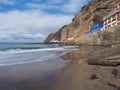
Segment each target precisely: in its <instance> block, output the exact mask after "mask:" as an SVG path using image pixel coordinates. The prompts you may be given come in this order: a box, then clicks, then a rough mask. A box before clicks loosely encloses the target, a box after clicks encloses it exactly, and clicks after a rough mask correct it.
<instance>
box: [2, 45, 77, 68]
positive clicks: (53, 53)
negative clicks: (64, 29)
mask: <svg viewBox="0 0 120 90" xmlns="http://www.w3.org/2000/svg"><path fill="white" fill-rule="evenodd" d="M75 49H77V47H74V46H63V45H59V44H30V43H0V66H6V65H16V64H24V63H31V62H39V61H45V60H52V59H53V58H56V57H60V56H62V55H63V54H65V53H67V52H69V51H71V50H75Z"/></svg>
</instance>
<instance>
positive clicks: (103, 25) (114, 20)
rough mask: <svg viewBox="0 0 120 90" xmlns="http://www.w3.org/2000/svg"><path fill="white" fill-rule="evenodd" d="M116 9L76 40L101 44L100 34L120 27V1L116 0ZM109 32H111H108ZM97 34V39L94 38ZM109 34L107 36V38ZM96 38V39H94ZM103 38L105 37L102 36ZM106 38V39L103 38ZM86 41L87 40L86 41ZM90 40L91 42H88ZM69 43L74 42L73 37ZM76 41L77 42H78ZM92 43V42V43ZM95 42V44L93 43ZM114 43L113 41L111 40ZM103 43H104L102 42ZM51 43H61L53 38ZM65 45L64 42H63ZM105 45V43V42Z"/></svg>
mask: <svg viewBox="0 0 120 90" xmlns="http://www.w3.org/2000/svg"><path fill="white" fill-rule="evenodd" d="M115 6H116V7H115V8H113V9H112V10H111V11H110V12H109V14H107V15H106V16H104V17H103V19H102V21H101V22H99V23H94V24H92V25H91V26H90V27H89V29H88V31H86V32H85V33H84V37H85V38H83V37H78V39H76V40H77V41H78V42H79V43H80V40H81V41H82V43H85V42H87V43H94V42H95V41H94V40H93V39H95V38H97V39H98V41H97V42H95V43H101V40H99V39H100V38H98V37H100V36H101V35H102V34H101V35H98V33H99V32H104V31H106V30H111V28H114V27H118V26H119V25H120V0H116V5H115ZM108 32H109V31H108ZM95 33H97V37H96V36H95V37H94V36H93V35H94V34H95ZM107 35H108V34H106V36H107ZM91 36H92V38H91ZM93 37H94V38H93ZM102 37H103V35H102ZM103 38H104V37H103ZM84 39H85V40H84ZM88 39H89V40H88ZM67 41H72V42H73V41H74V38H73V37H70V38H68V39H67ZM77 41H76V42H77ZM91 41H92V42H91ZM93 41H94V42H93ZM111 41H112V40H111ZM102 42H103V41H102ZM49 43H61V41H60V40H58V39H55V38H52V39H51V40H50V41H49ZM62 43H63V42H62ZM87 43H86V44H87ZM104 43H105V42H104Z"/></svg>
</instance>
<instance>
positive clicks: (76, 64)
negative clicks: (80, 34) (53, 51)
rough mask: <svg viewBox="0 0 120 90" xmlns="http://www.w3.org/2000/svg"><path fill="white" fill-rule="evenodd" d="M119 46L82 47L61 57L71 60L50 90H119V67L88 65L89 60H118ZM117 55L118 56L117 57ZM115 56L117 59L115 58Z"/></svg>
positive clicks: (119, 56) (119, 54)
mask: <svg viewBox="0 0 120 90" xmlns="http://www.w3.org/2000/svg"><path fill="white" fill-rule="evenodd" d="M119 48H120V46H119V45H118V46H114V47H110V46H82V47H80V50H77V51H73V52H70V53H67V54H65V55H63V56H62V58H63V59H64V60H72V61H71V63H69V64H68V65H67V66H66V68H65V69H64V70H63V71H62V73H61V74H60V76H59V78H58V79H57V80H56V82H55V84H54V86H53V88H52V90H120V89H119V88H120V66H119V65H118V66H110V65H100V64H94V65H93V64H90V65H89V63H88V61H89V60H94V62H96V60H98V61H100V60H101V59H102V60H103V59H104V60H107V59H108V60H109V59H110V58H111V59H112V60H114V61H115V60H116V59H115V58H117V60H118V59H119V60H120V50H119ZM117 55H118V56H117ZM116 56H117V57H116Z"/></svg>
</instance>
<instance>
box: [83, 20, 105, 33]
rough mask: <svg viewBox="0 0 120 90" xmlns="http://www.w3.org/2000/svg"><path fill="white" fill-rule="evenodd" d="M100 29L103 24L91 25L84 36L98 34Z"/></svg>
mask: <svg viewBox="0 0 120 90" xmlns="http://www.w3.org/2000/svg"><path fill="white" fill-rule="evenodd" d="M102 28H103V22H101V23H97V24H93V25H92V26H91V27H90V29H89V30H88V31H87V32H86V33H85V34H86V35H88V34H92V33H94V32H99V31H101V30H102Z"/></svg>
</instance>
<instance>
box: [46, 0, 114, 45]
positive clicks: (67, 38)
mask: <svg viewBox="0 0 120 90" xmlns="http://www.w3.org/2000/svg"><path fill="white" fill-rule="evenodd" d="M114 7H116V4H115V0H92V1H91V2H90V3H89V4H87V5H85V6H83V7H82V9H81V11H80V12H79V13H77V14H76V15H75V17H74V18H73V20H72V23H71V24H69V25H66V26H65V27H62V28H61V29H60V30H59V31H58V32H56V33H53V34H50V35H49V36H48V38H47V39H46V40H45V41H46V42H49V41H50V40H52V39H57V40H59V41H61V42H63V43H65V42H71V41H75V40H76V38H78V37H83V36H84V35H85V32H86V31H88V30H89V28H90V26H91V25H92V24H94V23H99V22H101V21H102V18H103V17H104V16H105V15H107V14H108V13H109V12H110V11H111V10H113V8H114Z"/></svg>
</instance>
